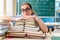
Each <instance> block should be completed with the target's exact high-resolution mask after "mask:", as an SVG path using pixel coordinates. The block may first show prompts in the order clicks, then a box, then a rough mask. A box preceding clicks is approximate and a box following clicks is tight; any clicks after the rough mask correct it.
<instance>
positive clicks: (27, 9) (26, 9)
mask: <svg viewBox="0 0 60 40" xmlns="http://www.w3.org/2000/svg"><path fill="white" fill-rule="evenodd" d="M29 10H31V9H30V8H25V9H21V11H22V12H24V11H26V12H27V11H29Z"/></svg>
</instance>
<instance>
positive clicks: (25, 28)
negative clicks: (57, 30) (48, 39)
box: [8, 19, 45, 38]
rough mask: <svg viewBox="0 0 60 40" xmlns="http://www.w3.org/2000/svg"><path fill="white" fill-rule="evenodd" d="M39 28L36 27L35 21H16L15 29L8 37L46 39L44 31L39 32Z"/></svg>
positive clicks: (13, 28)
mask: <svg viewBox="0 0 60 40" xmlns="http://www.w3.org/2000/svg"><path fill="white" fill-rule="evenodd" d="M38 30H39V27H36V26H35V20H34V19H28V20H26V19H24V20H22V19H20V20H18V21H16V23H15V25H14V27H12V29H11V30H9V31H8V33H9V34H8V36H20V37H26V36H27V37H32V38H40V37H45V35H44V33H43V32H42V31H38Z"/></svg>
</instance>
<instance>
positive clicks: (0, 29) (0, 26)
mask: <svg viewBox="0 0 60 40" xmlns="http://www.w3.org/2000/svg"><path fill="white" fill-rule="evenodd" d="M8 30H9V24H8V23H5V22H0V36H1V35H5V33H6V32H8Z"/></svg>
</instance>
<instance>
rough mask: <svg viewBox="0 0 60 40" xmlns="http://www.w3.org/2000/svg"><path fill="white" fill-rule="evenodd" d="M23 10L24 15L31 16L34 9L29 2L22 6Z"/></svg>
mask: <svg viewBox="0 0 60 40" xmlns="http://www.w3.org/2000/svg"><path fill="white" fill-rule="evenodd" d="M21 12H22V14H23V15H25V16H29V15H31V14H32V9H31V8H30V7H29V6H28V5H27V4H25V5H22V6H21Z"/></svg>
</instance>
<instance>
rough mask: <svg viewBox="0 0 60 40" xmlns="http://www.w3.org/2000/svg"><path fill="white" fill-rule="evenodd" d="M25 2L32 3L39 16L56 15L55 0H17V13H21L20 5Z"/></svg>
mask: <svg viewBox="0 0 60 40" xmlns="http://www.w3.org/2000/svg"><path fill="white" fill-rule="evenodd" d="M25 2H28V3H30V4H31V5H32V7H33V10H34V11H35V12H36V14H37V15H38V16H55V0H19V1H18V0H17V14H20V13H21V11H20V6H21V4H22V3H25ZM18 4H19V5H18Z"/></svg>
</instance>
